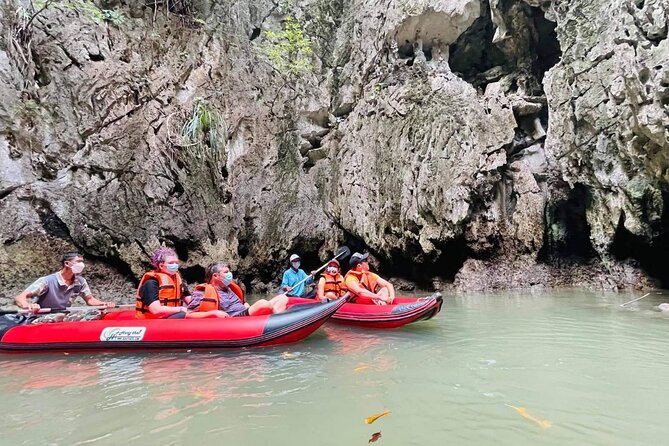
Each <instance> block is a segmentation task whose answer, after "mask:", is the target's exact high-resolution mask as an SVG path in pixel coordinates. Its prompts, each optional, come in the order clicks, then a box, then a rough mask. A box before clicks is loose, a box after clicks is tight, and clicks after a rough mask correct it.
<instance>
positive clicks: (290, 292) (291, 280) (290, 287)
mask: <svg viewBox="0 0 669 446" xmlns="http://www.w3.org/2000/svg"><path fill="white" fill-rule="evenodd" d="M300 260H301V259H300V256H298V255H297V254H293V255H291V256H290V260H289V261H290V268H288V269H287V270H286V271H285V272H284V273H283V278H282V280H281V289H282V290H283V292H284V293H286V296H289V297H306V298H308V299H312V298H314V297H315V296H316V291H314V290H310V291H306V286H307V285H311V284H313V283H314V275H313V274H310V275H307V273H305V272H304V270H302V269H300ZM305 279H306V280H305Z"/></svg>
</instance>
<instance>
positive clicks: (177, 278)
mask: <svg viewBox="0 0 669 446" xmlns="http://www.w3.org/2000/svg"><path fill="white" fill-rule="evenodd" d="M151 263H152V264H153V267H154V270H153V271H149V272H147V273H145V274H144V276H142V280H141V281H140V282H139V287H138V288H137V298H136V303H135V310H136V312H135V315H136V316H137V317H138V318H151V319H155V318H169V319H181V318H184V317H186V310H187V308H186V307H184V306H182V304H183V302H184V301H185V302H186V303H188V302H189V301H190V292H189V291H188V288H187V287H186V284H185V283H184V282H183V281H182V280H181V275H180V274H179V258H178V257H177V254H176V253H175V252H174V251H173V250H172V249H170V248H159V249H158V250H157V251H156V252H155V253H154V255H153V258H152V259H151Z"/></svg>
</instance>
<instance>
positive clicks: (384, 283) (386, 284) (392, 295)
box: [376, 277, 395, 303]
mask: <svg viewBox="0 0 669 446" xmlns="http://www.w3.org/2000/svg"><path fill="white" fill-rule="evenodd" d="M376 284H377V285H378V286H380V287H382V288H386V289H387V290H388V303H391V302H392V301H393V300H395V287H393V284H392V283H390V282H388V281H387V280H385V279H382V278H380V277H377V278H376Z"/></svg>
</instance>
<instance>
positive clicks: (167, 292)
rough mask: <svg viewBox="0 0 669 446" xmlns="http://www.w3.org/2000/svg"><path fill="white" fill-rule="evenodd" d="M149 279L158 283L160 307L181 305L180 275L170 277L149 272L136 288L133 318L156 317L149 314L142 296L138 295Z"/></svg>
mask: <svg viewBox="0 0 669 446" xmlns="http://www.w3.org/2000/svg"><path fill="white" fill-rule="evenodd" d="M149 279H156V280H157V281H158V300H159V301H160V305H163V306H165V307H178V306H179V305H181V275H179V274H176V275H174V276H170V275H169V274H165V273H160V272H157V271H149V272H148V273H146V274H144V275H143V276H142V280H140V281H139V286H138V287H137V299H136V300H135V317H138V318H140V319H155V318H157V317H158V316H154V315H152V314H151V311H149V306H148V305H145V304H144V302H142V296H141V295H140V294H139V290H140V289H141V288H142V285H144V283H145V282H146V281H147V280H149Z"/></svg>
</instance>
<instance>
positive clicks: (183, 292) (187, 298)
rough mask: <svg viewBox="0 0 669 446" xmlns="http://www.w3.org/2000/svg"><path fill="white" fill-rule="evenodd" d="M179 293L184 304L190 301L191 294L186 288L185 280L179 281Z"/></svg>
mask: <svg viewBox="0 0 669 446" xmlns="http://www.w3.org/2000/svg"><path fill="white" fill-rule="evenodd" d="M181 295H182V296H183V297H182V299H183V301H184V303H185V304H186V305H188V304H190V301H191V300H192V299H193V296H192V295H191V293H190V290H189V289H188V284H187V283H186V282H181Z"/></svg>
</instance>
